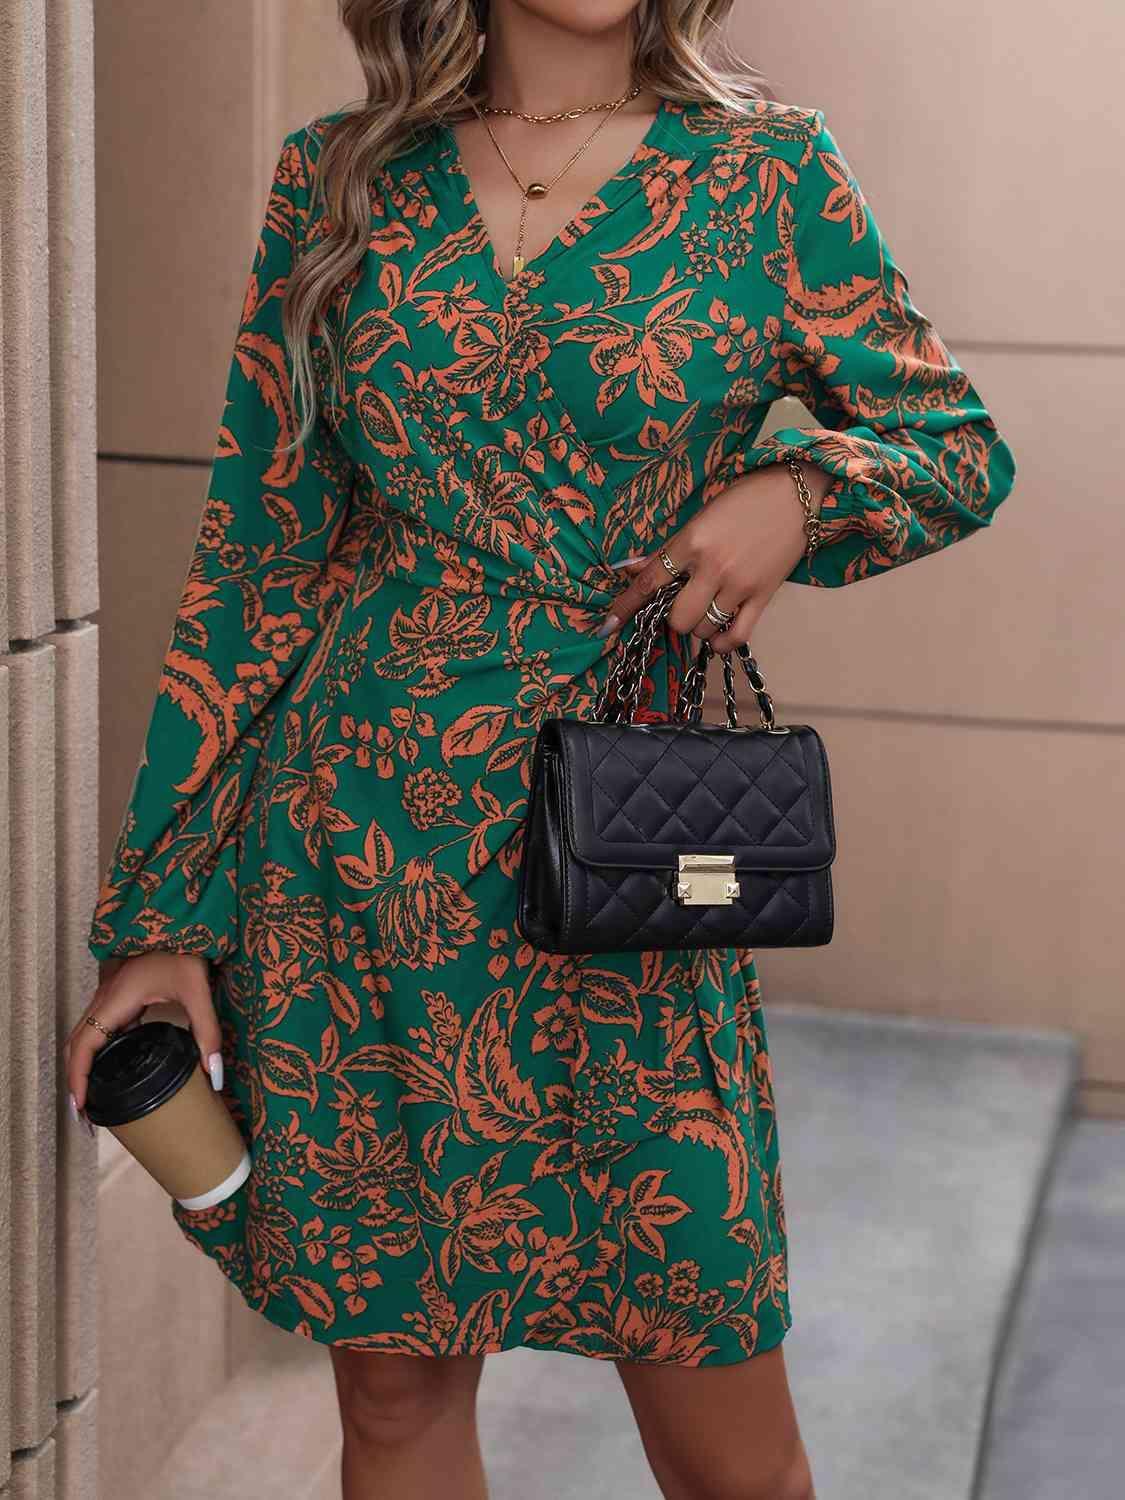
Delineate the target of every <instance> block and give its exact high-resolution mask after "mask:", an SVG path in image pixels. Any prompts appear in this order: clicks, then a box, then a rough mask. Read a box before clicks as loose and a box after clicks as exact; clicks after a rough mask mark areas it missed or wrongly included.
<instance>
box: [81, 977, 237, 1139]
mask: <svg viewBox="0 0 1125 1500" xmlns="http://www.w3.org/2000/svg"><path fill="white" fill-rule="evenodd" d="M164 1000H175V1001H176V1002H177V1003H178V1004H179V1005H181V1006H182V1007H183V1009H184V1010H185V1012H186V1013H187V1018H188V1021H189V1023H190V1025H191V1031H192V1035H193V1036H194V1038H195V1043H196V1046H197V1047H198V1048H199V1056H200V1060H201V1062H202V1064H203V1066H204V1068H206V1070H207V1072H208V1074H209V1075H210V1078H211V1084H212V1087H213V1088H215V1089H221V1088H222V1086H223V1054H222V1050H221V1047H222V1033H221V1031H220V1029H219V1020H218V1017H217V1016H216V1014H215V1006H214V1002H213V1001H212V998H211V981H210V965H209V963H208V960H207V959H206V958H200V957H198V956H197V955H195V954H191V953H171V952H169V951H167V950H165V949H160V950H155V951H153V952H151V953H138V954H135V955H134V956H133V957H131V958H126V959H125V960H124V961H123V962H122V963H121V965H120V967H119V968H117V969H115V970H114V971H113V972H112V974H110V975H109V977H108V978H106V979H103V980H102V982H101V983H100V984H99V985H98V987H97V989H96V990H95V991H94V998H93V999H92V1000H91V1001H90V1003H89V1005H88V1006H87V1007H86V1009H85V1010H84V1011H83V1012H82V1014H81V1016H79V1018H78V1022H77V1024H76V1025H75V1027H74V1029H73V1030H72V1031H71V1033H70V1035H69V1036H68V1037H67V1039H66V1042H65V1043H64V1044H63V1049H62V1052H63V1061H64V1063H65V1066H66V1078H67V1087H68V1088H69V1090H70V1112H71V1114H72V1115H73V1116H74V1118H75V1119H78V1118H79V1115H80V1111H81V1110H83V1109H84V1108H85V1107H86V1083H87V1080H88V1079H89V1077H90V1068H91V1067H92V1065H93V1061H94V1054H95V1053H97V1052H98V1051H100V1049H101V1048H102V1047H104V1046H105V1045H106V1043H107V1042H108V1041H109V1038H108V1037H107V1036H106V1035H105V1032H102V1031H99V1030H98V1028H97V1027H96V1026H90V1025H88V1024H87V1017H88V1016H93V1017H94V1019H95V1020H96V1021H98V1023H99V1024H100V1025H102V1026H104V1027H105V1028H106V1031H123V1030H125V1029H126V1028H127V1027H129V1026H131V1025H133V1024H135V1023H136V1022H137V1021H139V1019H140V1017H141V1015H142V1014H143V1012H144V1011H145V1009H146V1008H147V1007H148V1006H150V1005H156V1004H158V1003H159V1002H160V1001H164ZM87 1123H89V1122H87Z"/></svg>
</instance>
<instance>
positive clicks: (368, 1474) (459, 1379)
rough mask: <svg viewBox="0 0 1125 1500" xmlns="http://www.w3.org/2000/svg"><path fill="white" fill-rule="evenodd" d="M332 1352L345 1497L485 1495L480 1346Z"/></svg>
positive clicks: (416, 1499)
mask: <svg viewBox="0 0 1125 1500" xmlns="http://www.w3.org/2000/svg"><path fill="white" fill-rule="evenodd" d="M330 1353H331V1355H332V1369H333V1373H334V1374H335V1377H336V1395H337V1398H338V1400H339V1403H340V1422H341V1425H342V1427H343V1430H344V1458H343V1465H342V1471H341V1477H342V1482H343V1500H384V1497H391V1496H393V1497H394V1500H450V1497H452V1496H456V1497H457V1500H488V1486H487V1484H486V1482H485V1477H484V1467H483V1464H482V1463H481V1454H480V1445H479V1442H478V1437H477V1424H476V1396H477V1385H478V1383H479V1381H480V1377H481V1371H482V1369H483V1367H484V1355H483V1354H465V1355H452V1356H442V1355H434V1356H432V1357H431V1356H428V1355H418V1354H370V1353H365V1352H364V1351H363V1350H360V1349H338V1348H335V1347H333V1348H332V1349H331V1350H330Z"/></svg>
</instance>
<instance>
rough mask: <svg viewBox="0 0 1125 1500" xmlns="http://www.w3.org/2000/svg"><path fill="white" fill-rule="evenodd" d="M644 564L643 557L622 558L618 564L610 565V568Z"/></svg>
mask: <svg viewBox="0 0 1125 1500" xmlns="http://www.w3.org/2000/svg"><path fill="white" fill-rule="evenodd" d="M635 562H644V558H643V557H623V558H622V559H621V561H620V562H615V563H610V567H611V568H627V567H628V566H629V564H630V563H635Z"/></svg>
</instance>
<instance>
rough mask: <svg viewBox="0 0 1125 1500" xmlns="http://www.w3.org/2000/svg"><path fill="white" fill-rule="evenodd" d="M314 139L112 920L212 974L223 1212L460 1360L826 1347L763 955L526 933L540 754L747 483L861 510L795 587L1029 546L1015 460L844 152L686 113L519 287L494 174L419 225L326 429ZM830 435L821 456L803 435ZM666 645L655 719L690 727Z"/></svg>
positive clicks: (431, 148) (666, 107) (147, 753)
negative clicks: (303, 398)
mask: <svg viewBox="0 0 1125 1500" xmlns="http://www.w3.org/2000/svg"><path fill="white" fill-rule="evenodd" d="M331 118H333V117H325V119H324V120H323V121H317V122H314V123H313V124H312V125H311V126H309V127H307V128H306V129H304V130H300V131H297V132H295V133H294V134H293V135H291V136H289V137H287V139H286V141H285V143H284V146H283V149H282V151H281V155H280V159H279V162H278V166H277V172H276V176H275V179H274V183H273V188H272V191H271V194H270V198H269V203H268V205H267V209H266V214H265V219H264V223H263V226H262V231H261V237H260V241H259V244H258V247H257V253H256V255H255V258H254V263H253V266H252V269H251V274H250V278H249V283H248V286H247V292H246V297H245V301H244V304H243V311H242V318H241V322H240V326H239V329H238V331H237V336H236V340H235V347H234V352H233V356H232V361H231V367H230V376H229V383H228V388H227V396H226V407H225V410H224V412H223V413H222V417H221V421H220V424H219V435H218V441H217V444H216V450H215V458H214V463H213V467H212V472H211V478H210V486H209V490H208V499H207V502H206V505H205V507H204V509H203V512H202V515H201V518H200V524H199V531H198V536H197V539H196V544H195V547H194V550H193V553H192V557H191V562H190V566H189V570H188V574H187V578H186V580H185V584H184V589H183V594H182V598H181V600H180V605H179V609H178V611H177V615H176V619H175V625H174V629H173V631H172V636H171V639H170V641H169V644H168V649H167V652H166V656H165V660H164V665H163V671H162V673H161V677H160V683H159V689H158V693H157V696H156V701H155V704H154V706H153V711H152V717H151V722H150V724H149V728H148V731H147V735H146V739H145V744H144V748H143V753H142V755H141V759H140V763H139V765H138V768H137V774H136V777H135V780H134V784H133V788H132V792H131V796H130V800H129V804H128V806H127V808H126V809H125V812H124V815H123V818H122V823H121V830H120V834H119V836H118V839H117V843H116V846H115V848H114V851H113V855H112V859H111V863H110V865H109V868H108V869H107V871H106V873H105V877H104V880H103V882H102V885H101V889H100V892H99V895H98V900H97V905H96V909H95V911H94V912H93V915H92V920H91V927H90V937H89V943H90V948H91V951H92V952H93V953H94V954H95V955H96V956H98V957H103V958H104V957H108V956H109V955H111V954H134V953H141V952H144V951H146V950H148V949H153V948H169V949H173V950H175V951H180V952H185V953H196V954H201V955H203V956H205V957H206V958H208V959H209V960H210V962H211V966H212V975H213V981H214V992H215V999H216V1006H217V1009H218V1013H219V1016H220V1020H221V1022H222V1027H223V1047H224V1053H225V1057H226V1063H227V1068H226V1075H227V1078H228V1101H229V1104H230V1106H231V1108H232V1110H233V1111H234V1113H235V1116H236V1118H237V1119H238V1121H239V1123H240V1125H241V1127H242V1129H243V1131H244V1132H245V1135H246V1138H247V1140H248V1142H249V1143H250V1145H251V1149H252V1156H253V1171H252V1173H251V1176H250V1179H249V1181H248V1182H247V1184H246V1185H245V1187H244V1188H243V1189H241V1190H240V1192H239V1193H238V1194H237V1195H236V1196H235V1197H234V1198H232V1199H230V1200H228V1201H227V1202H226V1203H224V1204H222V1205H220V1206H218V1207H217V1208H214V1209H209V1210H206V1211H204V1212H202V1213H191V1212H189V1211H186V1210H182V1209H180V1208H178V1207H177V1208H176V1209H175V1213H176V1217H177V1221H178V1222H179V1224H180V1227H181V1228H182V1230H183V1232H184V1234H185V1236H187V1238H188V1239H189V1240H190V1241H192V1242H193V1243H194V1244H196V1245H198V1246H199V1247H200V1248H201V1249H202V1250H203V1251H204V1252H206V1253H207V1254H208V1255H209V1256H210V1257H211V1258H212V1259H213V1260H214V1261H215V1262H216V1264H217V1265H218V1266H219V1267H220V1269H221V1270H222V1271H223V1273H224V1274H225V1275H226V1276H228V1277H229V1278H230V1279H231V1281H232V1282H233V1283H234V1284H235V1285H236V1286H237V1287H238V1288H239V1290H240V1291H241V1293H242V1295H243V1296H244V1297H245V1299H246V1300H247V1302H248V1303H249V1304H250V1306H251V1307H253V1308H255V1309H257V1310H258V1311H260V1312H261V1313H262V1314H263V1315H264V1316H265V1317H267V1318H269V1319H271V1320H272V1321H273V1322H275V1323H276V1324H278V1325H279V1326H281V1327H283V1328H286V1329H290V1330H292V1331H294V1332H296V1333H298V1334H301V1335H303V1336H305V1337H309V1338H314V1339H319V1340H322V1341H324V1342H326V1343H332V1344H339V1345H345V1346H348V1347H352V1348H357V1349H373V1350H381V1351H384V1352H400V1353H413V1354H419V1355H436V1354H456V1353H481V1352H487V1351H494V1350H499V1349H506V1348H512V1347H514V1346H516V1345H521V1344H522V1345H526V1346H531V1347H537V1348H550V1349H556V1350H566V1351H569V1352H571V1353H574V1354H579V1355H583V1356H586V1357H589V1358H596V1359H629V1360H643V1361H648V1362H654V1363H679V1364H687V1365H702V1364H724V1363H730V1362H733V1361H737V1360H743V1359H747V1358H750V1357H752V1356H754V1355H755V1354H757V1353H758V1352H760V1351H762V1350H765V1349H769V1348H771V1347H773V1346H774V1345H776V1344H777V1343H778V1342H779V1341H780V1340H781V1339H782V1338H783V1337H784V1335H785V1332H786V1330H787V1329H788V1327H789V1326H790V1319H791V1314H790V1306H789V1291H788V1277H787V1258H786V1247H787V1240H786V1226H785V1213H784V1203H783V1197H782V1184H781V1171H780V1164H779V1163H780V1156H779V1142H778V1131H777V1124H776V1120H775V1116H774V1103H773V1087H772V1075H771V1069H770V1059H769V1051H768V1047H767V1041H766V1030H765V1020H764V1016H763V1012H762V1006H761V997H760V993H759V985H758V978H757V974H756V970H755V964H754V957H753V954H751V953H750V952H748V951H745V950H739V949H730V950H710V951H703V952H692V951H684V952H659V953H658V952H653V953H639V954H621V955H611V954H598V955H587V956H581V955H580V956H573V955H565V956H563V955H552V954H545V953H541V952H537V951H535V950H533V949H532V948H531V947H529V946H528V945H527V944H526V943H524V942H522V941H521V940H520V938H519V936H518V934H517V933H516V931H515V929H514V925H513V912H514V905H515V888H516V887H515V882H516V878H517V875H518V870H519V862H520V858H521V841H522V836H523V834H522V829H523V815H524V812H525V809H526V796H527V787H528V771H529V757H530V751H531V746H532V743H533V741H534V737H535V732H536V729H537V727H538V725H539V724H540V722H541V721H542V719H543V717H544V716H546V715H550V714H581V713H583V712H586V711H587V710H588V709H589V707H590V706H591V704H592V703H593V701H594V698H595V696H596V694H597V692H598V689H599V687H600V685H601V683H602V682H603V681H604V675H605V671H606V667H607V665H608V661H609V658H610V653H611V652H612V651H614V650H615V649H616V647H615V645H614V643H613V642H612V640H610V641H602V640H600V639H599V638H598V637H597V635H596V634H595V627H596V625H597V624H598V623H599V622H600V620H601V618H602V617H603V615H604V614H605V612H606V608H607V606H608V604H609V601H610V600H611V598H612V596H613V593H614V591H615V589H616V588H617V587H618V586H619V582H620V579H619V575H618V574H616V573H615V572H614V571H613V569H612V568H611V566H610V564H611V563H612V562H613V561H614V560H615V559H618V558H621V557H625V556H628V555H632V554H635V553H638V552H642V551H645V550H646V549H648V548H650V547H651V546H652V545H653V544H654V543H656V542H659V541H660V540H661V539H662V538H664V537H666V536H668V535H670V534H671V532H672V531H674V530H675V529H677V528H679V527H680V526H682V525H683V524H684V522H685V521H686V520H688V519H689V517H690V516H691V514H692V513H693V512H694V511H695V510H696V509H697V508H698V507H699V506H701V505H704V504H706V503H707V502H708V500H709V499H711V498H712V497H713V496H714V495H715V494H717V493H718V492H719V491H720V490H721V489H722V488H724V487H725V486H726V485H727V484H729V483H730V481H731V480H732V479H733V478H734V477H735V476H737V475H738V474H741V473H743V472H745V471H747V470H750V469H753V468H756V467H759V466H761V465H763V464H766V463H777V462H778V461H780V460H781V459H782V458H783V457H784V456H785V455H786V454H787V453H794V454H798V455H804V456H805V457H807V458H810V459H812V460H813V461H815V462H816V463H817V464H819V465H820V466H822V467H823V468H825V469H827V470H828V471H829V472H830V473H831V474H832V475H833V482H832V486H831V488H830V490H829V492H828V495H827V497H826V500H825V505H824V512H823V520H824V542H823V545H822V547H821V549H820V551H819V552H818V554H817V556H816V559H815V562H814V565H813V568H812V570H811V571H810V570H809V568H808V566H807V564H806V563H805V562H804V561H802V562H801V563H800V564H798V566H797V567H796V568H795V569H794V571H793V574H792V579H793V581H794V582H798V583H805V584H812V585H816V586H838V585H841V584H845V583H851V582H855V581H858V580H861V579H864V578H869V577H873V576H876V575H877V574H879V573H882V572H885V571H886V570H888V569H890V568H894V567H898V566H900V565H901V564H903V563H906V562H909V561H911V560H912V559H914V558H917V557H920V556H922V555H924V554H926V553H928V552H933V551H936V550H938V549H940V548H943V547H945V546H947V545H949V544H950V543H952V542H955V541H957V540H959V539H961V538H963V537H967V536H970V535H972V534H973V533H974V532H975V531H977V530H979V529H980V528H981V527H983V526H985V525H987V524H988V522H989V520H990V519H991V515H992V513H993V511H994V510H995V508H996V506H997V505H998V504H999V503H1000V501H1001V500H1003V498H1004V497H1005V495H1006V494H1007V493H1008V491H1009V490H1010V488H1011V486H1012V482H1013V476H1014V460H1013V457H1012V454H1011V451H1010V449H1009V448H1008V446H1007V445H1006V444H1005V443H1004V441H1003V440H1002V438H1001V437H1000V436H999V434H998V432H997V431H996V428H995V426H994V424H993V422H992V419H991V418H990V416H989V414H988V412H987V411H986V410H985V408H984V406H983V404H982V402H981V400H980V397H979V395H978V393H977V391H976V390H975V389H974V387H973V385H972V384H971V382H970V380H969V378H968V376H967V375H966V374H965V372H964V371H963V370H962V369H961V368H960V366H959V365H958V364H957V363H956V362H955V361H954V360H953V358H952V357H951V355H950V354H949V351H948V350H947V349H946V347H945V345H944V344H943V343H942V341H941V339H940V338H939V336H938V334H937V333H936V331H935V330H934V329H933V328H932V326H931V325H930V324H929V323H928V321H927V320H926V319H925V317H924V316H923V315H922V314H921V313H920V312H918V311H917V309H916V308H915V307H914V306H913V304H912V303H911V301H910V298H909V295H908V292H907V283H906V279H905V277H904V276H903V274H902V272H901V270H900V269H899V268H898V267H897V265H896V264H895V262H894V260H893V258H892V256H891V253H890V251H889V249H888V247H887V245H886V243H885V241H884V239H883V237H882V235H881V234H880V231H879V229H878V227H877V225H876V224H875V221H874V219H873V217H872V215H871V212H870V208H869V206H868V205H867V204H866V202H865V200H864V197H863V194H862V192H861V190H860V187H859V185H858V183H857V182H856V180H855V178H854V176H853V174H852V172H851V170H850V168H849V167H848V165H847V163H846V161H845V159H844V157H843V156H842V155H841V153H840V151H839V148H838V146H837V145H836V143H835V141H834V140H833V137H832V135H831V133H830V132H829V130H828V127H827V126H826V124H825V121H824V117H823V114H822V112H821V111H820V110H814V109H804V108H800V107H797V106H793V105H784V104H777V103H772V102H761V103H758V104H755V105H754V106H753V107H752V108H751V109H750V111H749V112H748V113H747V114H746V115H745V116H741V115H736V114H735V113H734V112H733V111H729V110H726V109H723V108H719V107H717V106H713V105H702V104H698V105H685V104H679V103H673V102H670V101H669V102H665V103H664V104H663V105H662V106H661V108H660V110H659V112H658V114H657V116H656V119H655V120H654V121H653V123H652V126H651V128H650V129H649V131H648V132H647V133H646V135H645V138H644V140H643V142H642V143H641V144H640V145H639V146H638V148H637V150H636V151H635V152H634V153H633V154H632V156H631V157H630V159H629V160H628V161H627V162H626V163H624V164H623V166H622V167H621V169H620V170H619V171H618V172H617V173H616V174H615V175H614V176H613V177H612V178H610V179H609V180H608V181H607V182H606V183H605V184H604V185H603V187H602V189H601V190H600V192H599V193H598V194H597V195H596V196H595V197H594V198H592V199H591V200H590V202H589V203H588V204H586V205H585V206H584V208H583V210H582V211H581V212H580V213H579V214H578V215H576V216H575V218H574V219H573V220H572V221H571V222H570V223H569V224H567V225H565V226H564V227H563V228H562V229H561V230H560V231H559V233H558V234H557V235H556V236H555V237H554V238H553V239H552V240H551V242H550V243H549V244H548V245H547V246H546V247H544V248H543V249H542V250H541V251H540V252H539V253H538V254H537V255H534V256H532V258H531V259H530V260H528V261H527V263H526V265H525V267H524V269H523V270H522V272H521V273H520V274H519V275H518V276H516V277H515V278H514V279H512V280H510V281H505V280H504V279H503V277H502V275H501V272H500V269H499V266H498V264H497V260H496V256H495V254H494V252H493V248H492V246H491V245H490V244H489V241H488V236H487V233H486V230H485V227H484V224H483V222H482V220H481V216H480V214H479V212H478V211H477V207H476V203H475V200H474V198H473V194H472V190H471V186H470V184H469V181H468V179H467V176H466V175H465V172H464V168H463V165H462V163H461V160H460V156H459V152H458V150H457V145H456V141H455V139H454V137H453V134H452V132H451V131H449V130H448V128H446V127H444V126H435V127H434V128H433V129H432V130H431V131H429V132H426V133H425V134H424V135H423V136H422V137H421V138H420V139H419V140H418V141H417V142H416V143H415V144H414V145H413V146H411V148H410V149H409V150H407V151H405V152H403V153H402V154H400V155H399V156H398V157H396V158H395V159H393V160H392V161H390V162H388V163H387V164H386V165H385V166H384V167H383V168H382V169H381V170H380V172H379V173H378V174H377V175H376V177H375V179H374V180H373V182H372V184H371V215H372V219H371V239H370V244H369V248H368V253H367V255H366V257H365V259H364V261H363V263H362V265H361V267H360V268H359V271H358V272H357V274H356V275H355V276H354V277H352V278H350V279H349V280H348V282H347V283H346V284H345V285H342V286H341V288H340V290H339V293H338V296H337V297H336V299H335V302H334V306H333V317H334V318H335V319H336V320H337V326H338V328H339V330H340V335H341V348H342V361H341V370H340V383H339V388H338V389H336V390H335V391H334V392H333V393H331V394H330V387H329V382H328V380H327V378H326V376H327V369H328V362H327V357H326V351H325V349H324V348H323V347H322V345H321V343H320V342H319V341H317V340H314V357H315V362H316V368H317V372H318V379H319V381H320V391H321V409H320V414H319V420H318V423H317V426H316V429H315V431H314V433H313V435H312V437H311V438H310V440H309V441H308V442H307V443H305V444H304V445H303V446H300V447H297V448H295V449H293V450H292V451H285V450H286V445H287V444H288V443H289V442H290V441H291V439H292V437H293V435H294V433H295V431H296V416H295V412H294V406H293V397H292V388H291V378H290V369H289V361H288V356H287V352H286V346H285V340H284V336H283V332H282V326H281V292H282V291H283V289H284V285H285V279H286V277H287V275H288V273H289V271H290V269H291V267H292V264H293V260H294V258H295V257H296V256H297V255H299V254H300V253H301V252H302V250H303V249H304V248H305V247H306V246H307V245H308V244H310V243H311V242H312V240H313V239H314V238H315V236H316V235H317V234H318V233H319V232H320V231H321V229H322V222H321V221H320V220H318V219H317V217H316V215H315V214H314V212H313V210H312V208H311V204H312V202H313V198H312V185H313V181H314V177H315V170H316V161H317V155H318V152H319V149H320V145H321V141H322V139H323V127H324V125H326V124H327V123H328V122H329V120H330V119H331ZM786 393H790V394H795V395H797V396H799V397H800V398H801V399H802V400H803V401H804V402H805V403H806V405H808V407H809V408H810V410H811V411H812V412H813V414H814V419H815V424H816V425H814V426H813V427H811V428H786V429H782V430H781V431H780V432H775V433H774V434H772V435H771V436H770V437H768V438H764V439H761V440H759V439H758V437H757V433H758V429H759V427H760V424H761V419H762V417H763V416H764V414H765V412H766V410H767V408H768V406H769V405H770V403H771V402H772V401H774V400H775V399H776V398H777V397H779V396H781V395H784V394H786ZM686 660H687V654H686V651H685V643H684V642H683V641H682V640H680V639H679V638H677V637H675V636H674V635H666V637H665V639H664V640H663V641H662V642H661V644H660V648H659V649H658V651H657V652H656V653H655V655H654V658H653V661H652V662H651V663H650V666H649V671H648V675H647V676H646V678H645V683H644V696H643V700H642V703H641V705H640V709H639V715H640V717H641V718H642V719H649V720H652V719H658V718H661V717H663V716H665V715H666V714H667V713H668V712H669V711H670V710H671V709H672V708H673V707H674V705H675V701H676V696H677V693H678V691H679V683H680V680H681V677H682V673H683V669H684V666H685V664H686Z"/></svg>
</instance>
